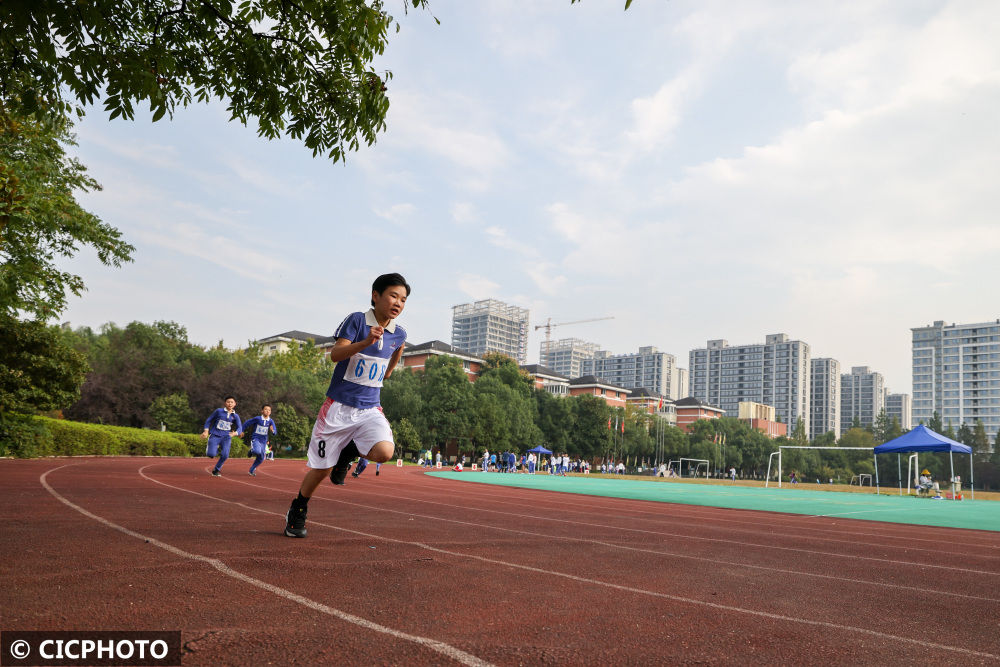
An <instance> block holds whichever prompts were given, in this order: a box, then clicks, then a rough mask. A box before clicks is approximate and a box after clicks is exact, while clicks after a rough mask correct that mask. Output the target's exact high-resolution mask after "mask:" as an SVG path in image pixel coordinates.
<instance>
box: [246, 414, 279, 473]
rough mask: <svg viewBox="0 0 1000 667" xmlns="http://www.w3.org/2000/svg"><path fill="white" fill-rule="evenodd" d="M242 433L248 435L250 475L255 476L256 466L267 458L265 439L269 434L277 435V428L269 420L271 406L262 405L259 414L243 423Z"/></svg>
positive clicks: (272, 421) (271, 420)
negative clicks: (251, 455)
mask: <svg viewBox="0 0 1000 667" xmlns="http://www.w3.org/2000/svg"><path fill="white" fill-rule="evenodd" d="M243 432H244V433H249V434H250V452H251V453H252V454H253V455H254V460H253V464H251V466H250V475H251V476H253V477H256V476H257V466H259V465H260V464H261V463H263V462H264V457H265V456H267V439H268V437H270V434H271V433H274V434H275V435H277V434H278V426H277V424H275V423H274V420H273V419H271V406H270V405H267V404H265V405H262V406H261V408H260V414H259V415H257V416H256V417H254V418H252V419H248V420H246V421H245V422H243Z"/></svg>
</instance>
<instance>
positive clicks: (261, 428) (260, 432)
mask: <svg viewBox="0 0 1000 667" xmlns="http://www.w3.org/2000/svg"><path fill="white" fill-rule="evenodd" d="M254 433H255V434H256V435H267V427H266V426H258V427H257V428H256V430H254Z"/></svg>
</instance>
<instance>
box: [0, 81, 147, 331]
mask: <svg viewBox="0 0 1000 667" xmlns="http://www.w3.org/2000/svg"><path fill="white" fill-rule="evenodd" d="M0 69H2V68H0ZM73 145H75V143H74V141H73V137H72V135H71V134H70V133H69V129H68V123H67V122H66V121H65V120H64V119H62V118H59V117H54V118H43V119H41V120H39V119H37V118H32V117H24V116H22V117H18V116H13V115H9V114H6V113H3V105H2V103H0V312H3V313H6V314H8V315H15V314H17V313H19V312H24V313H28V314H31V315H33V316H35V317H37V318H40V319H43V320H45V319H48V318H50V317H54V316H56V315H58V314H59V313H60V312H61V311H62V310H63V309H65V307H66V292H67V291H68V292H70V293H72V294H75V295H77V296H79V295H80V293H81V292H82V291H83V289H84V286H83V280H82V279H81V278H80V277H79V276H77V275H74V274H72V273H69V272H67V271H61V270H59V269H58V268H57V267H56V264H55V262H56V260H57V259H59V258H63V257H72V256H73V255H74V254H76V252H77V250H78V249H79V247H80V246H90V247H92V248H93V249H94V250H96V251H97V257H98V258H99V259H100V260H101V262H103V263H104V264H107V265H112V266H121V264H122V263H124V262H129V261H131V259H132V253H133V252H134V251H135V248H133V247H132V246H131V245H129V244H128V243H125V242H124V241H122V239H121V235H120V233H119V232H118V230H117V229H115V228H114V227H111V226H110V225H107V224H105V223H103V222H101V220H100V219H99V218H98V217H97V216H95V215H93V214H92V213H88V212H87V211H85V210H83V208H82V207H81V206H80V205H79V204H78V203H77V202H76V199H75V196H74V193H75V192H77V191H79V192H87V191H89V190H97V189H100V186H99V185H98V184H97V182H96V181H95V180H94V179H92V178H90V177H89V176H87V170H86V168H85V167H84V166H83V165H82V164H80V162H79V161H77V160H76V159H75V158H72V157H69V156H68V155H67V154H66V146H73Z"/></svg>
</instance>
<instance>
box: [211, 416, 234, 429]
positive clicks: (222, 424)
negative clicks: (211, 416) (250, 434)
mask: <svg viewBox="0 0 1000 667" xmlns="http://www.w3.org/2000/svg"><path fill="white" fill-rule="evenodd" d="M215 428H216V429H218V430H220V431H230V430H232V428H233V427H232V425H231V423H230V422H229V420H228V419H220V420H219V421H218V422H216V424H215Z"/></svg>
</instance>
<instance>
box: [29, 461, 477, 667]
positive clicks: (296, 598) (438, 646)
mask: <svg viewBox="0 0 1000 667" xmlns="http://www.w3.org/2000/svg"><path fill="white" fill-rule="evenodd" d="M69 465H74V464H66V465H63V466H59V467H57V468H52V469H50V470H48V471H46V472H45V473H44V474H43V475H42V476H41V477H39V480H40V481H41V483H42V486H44V487H45V490H46V491H48V492H49V493H51V494H52V495H53V496H54V497H55V498H56V500H58V501H60V502H62V503H63V504H64V505H66V506H68V507H70V508H72V509H74V510H76V511H77V512H79V513H80V514H83V515H84V516H86V517H89V518H91V519H93V520H94V521H97V522H98V523H100V524H102V525H104V526H107V527H108V528H112V529H114V530H117V531H119V532H121V533H124V534H126V535H128V536H129V537H134V538H136V539H139V540H145V541H146V542H148V543H150V544H152V545H153V546H156V547H159V548H161V549H163V550H164V551H169V552H170V553H172V554H174V555H175V556H180V557H181V558H187V559H190V560H194V561H198V562H200V563H205V564H206V565H210V566H211V567H214V568H215V569H216V570H218V571H219V572H221V573H222V574H224V575H226V576H229V577H232V578H233V579H237V580H239V581H242V582H244V583H247V584H250V585H251V586H256V587H257V588H260V589H263V590H265V591H267V592H268V593H273V594H275V595H277V596H279V597H282V598H285V599H286V600H290V601H291V602H297V603H298V604H300V605H302V606H304V607H308V608H309V609H312V610H314V611H318V612H321V613H323V614H328V615H330V616H334V617H336V618H339V619H340V620H342V621H346V622H348V623H352V624H354V625H357V626H360V627H362V628H365V629H366V630H372V631H374V632H379V633H382V634H385V635H389V636H391V637H395V638H396V639H402V640H405V641H410V642H413V643H415V644H420V645H421V646H424V647H426V648H429V649H431V650H433V651H437V652H438V653H440V654H442V655H444V656H447V657H449V658H451V659H452V660H454V661H455V662H458V663H460V664H463V665H472V666H475V667H488V666H490V665H491V664H492V663H489V662H487V661H485V660H482V659H480V658H478V657H476V656H474V655H472V654H470V653H466V652H465V651H462V650H461V649H458V648H455V647H454V646H451V645H450V644H445V643H444V642H440V641H437V640H436V639H430V638H427V637H419V636H417V635H411V634H409V633H406V632H402V631H400V630H394V629H393V628H389V627H386V626H384V625H380V624H378V623H374V622H372V621H369V620H368V619H365V618H361V617H360V616H355V615H354V614H348V613H347V612H345V611H341V610H339V609H334V608H333V607H328V606H327V605H325V604H323V603H321V602H316V601H315V600H310V599H309V598H306V597H303V596H301V595H299V594H297V593H293V592H292V591H289V590H286V589H284V588H281V587H280V586H275V585H274V584H269V583H267V582H266V581H261V580H260V579H255V578H254V577H250V576H247V575H245V574H243V573H242V572H239V571H237V570H234V569H233V568H231V567H229V566H228V565H226V564H225V563H223V562H222V561H221V560H218V559H217V558H209V557H207V556H202V555H200V554H193V553H190V552H188V551H184V550H183V549H179V548H178V547H175V546H173V545H172V544H167V543H166V542H161V541H160V540H157V539H156V538H154V537H149V536H147V535H143V534H142V533H137V532H135V531H134V530H129V529H128V528H125V527H124V526H120V525H118V524H117V523H114V522H112V521H109V520H108V519H105V518H104V517H101V516H98V515H96V514H94V513H93V512H89V511H87V510H85V509H84V508H82V507H80V506H79V505H77V504H75V503H73V502H72V501H70V500H68V499H66V498H65V497H63V496H62V495H60V494H59V492H58V491H56V490H55V489H53V488H52V487H51V486H50V485H49V483H48V481H47V480H46V479H45V478H46V477H48V475H49V473H51V472H54V471H56V470H59V469H61V468H65V467H67V466H69ZM147 467H148V466H143V468H140V469H139V474H140V475H142V476H143V477H146V476H145V475H144V474H143V473H142V471H143V470H144V469H145V468H147ZM146 479H149V478H148V477H147V478H146ZM153 481H155V480H153ZM167 486H169V485H167ZM199 495H203V494H199ZM206 497H208V498H211V496H206ZM268 514H274V512H268Z"/></svg>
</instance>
